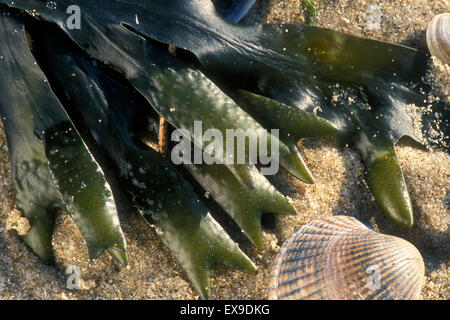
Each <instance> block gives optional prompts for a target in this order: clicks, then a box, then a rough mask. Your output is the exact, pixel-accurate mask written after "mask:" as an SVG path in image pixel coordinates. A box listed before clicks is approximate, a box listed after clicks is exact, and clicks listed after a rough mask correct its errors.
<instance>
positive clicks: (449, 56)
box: [427, 13, 450, 64]
mask: <svg viewBox="0 0 450 320" xmlns="http://www.w3.org/2000/svg"><path fill="white" fill-rule="evenodd" d="M427 45H428V49H429V50H430V52H431V54H432V55H433V56H435V57H437V58H438V59H439V60H441V61H442V62H444V63H447V64H450V13H441V14H438V15H437V16H435V17H434V18H433V19H431V21H430V23H429V24H428V28H427Z"/></svg>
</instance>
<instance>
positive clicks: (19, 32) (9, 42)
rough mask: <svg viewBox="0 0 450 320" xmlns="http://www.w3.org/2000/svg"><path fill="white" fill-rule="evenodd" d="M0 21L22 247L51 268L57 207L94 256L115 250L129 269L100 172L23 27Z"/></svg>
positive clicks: (4, 106)
mask: <svg viewBox="0 0 450 320" xmlns="http://www.w3.org/2000/svg"><path fill="white" fill-rule="evenodd" d="M1 19H2V21H1V23H2V30H1V31H2V33H3V35H2V37H1V39H2V40H3V41H4V42H5V43H4V45H2V46H1V48H2V49H1V50H2V51H3V50H6V52H5V54H4V55H3V54H2V57H3V59H2V60H0V63H1V64H2V65H1V67H2V73H1V77H2V78H3V79H2V81H1V84H0V90H1V94H0V96H1V101H0V104H1V106H0V108H1V109H0V111H1V114H2V116H3V118H4V119H6V120H5V122H4V123H5V128H6V135H7V139H8V146H9V148H10V150H11V151H10V153H11V158H12V159H13V161H12V165H13V172H14V173H15V177H14V182H15V189H16V191H17V192H18V193H17V200H18V208H19V209H22V210H23V211H24V212H23V213H24V215H25V216H26V217H28V218H30V224H31V233H30V235H28V236H26V237H25V241H26V242H27V243H28V244H29V245H30V247H31V248H32V249H33V250H34V251H35V252H36V253H37V254H38V255H39V256H40V257H42V258H43V260H44V261H46V262H52V259H53V255H52V253H51V235H52V228H53V215H54V211H55V209H56V208H57V207H60V208H63V209H66V210H67V211H68V213H69V214H70V215H71V216H72V218H73V219H74V221H75V222H76V224H77V226H78V228H79V229H80V231H81V232H82V233H83V236H84V237H85V239H86V241H87V244H88V248H89V254H90V257H91V258H96V257H98V256H99V255H100V254H101V253H102V252H103V251H104V250H105V249H110V248H111V249H115V250H119V251H121V254H118V255H116V257H119V256H120V259H119V262H120V263H122V264H126V263H127V257H126V244H125V238H124V236H123V233H122V230H121V228H120V225H119V223H118V221H119V220H118V215H117V210H116V207H115V204H114V200H113V198H112V196H111V195H110V194H108V192H109V186H108V184H107V183H106V181H105V179H104V177H103V173H102V172H101V170H100V168H99V167H98V164H97V163H96V162H95V160H94V159H93V157H92V155H91V154H90V152H89V151H88V150H87V148H86V146H85V145H84V143H83V141H82V140H81V138H80V136H79V135H78V133H77V131H76V129H75V128H74V127H73V124H72V123H71V121H70V119H69V117H68V116H67V114H66V113H65V111H64V109H63V107H62V106H61V105H60V103H59V101H58V100H57V98H56V97H55V95H54V94H53V92H52V90H51V88H50V86H49V85H48V83H47V79H46V78H45V76H44V74H43V73H42V72H41V70H40V69H39V68H38V67H37V65H36V62H35V60H34V58H33V57H32V55H31V53H30V52H29V49H28V46H27V44H26V39H25V32H24V30H23V25H22V24H20V23H18V22H16V21H15V20H14V19H13V18H11V17H6V16H2V17H1ZM75 153H77V155H75ZM77 156H78V158H77ZM62 158H63V159H62ZM71 165H74V166H75V167H77V169H84V171H80V172H78V171H75V170H73V168H71V167H70V166H71ZM18 166H20V167H18ZM19 172H20V173H19ZM93 173H95V176H93V175H92V174H93ZM72 182H83V184H82V185H76V184H73V183H72ZM24 186H25V187H24ZM83 189H86V190H88V191H89V192H90V197H89V199H88V200H87V201H85V198H83V197H82V196H80V195H82V194H85V191H84V190H83ZM94 202H96V204H95V205H94Z"/></svg>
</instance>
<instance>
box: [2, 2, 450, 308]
mask: <svg viewBox="0 0 450 320" xmlns="http://www.w3.org/2000/svg"><path fill="white" fill-rule="evenodd" d="M314 3H315V4H316V5H317V9H318V15H317V23H316V24H317V25H318V26H322V27H327V28H331V29H334V30H339V31H342V32H345V33H349V34H354V35H358V36H364V37H369V38H372V39H378V40H384V41H390V42H393V43H397V44H404V45H408V46H411V47H414V48H424V47H425V46H426V42H425V30H426V27H427V24H428V22H429V21H430V20H431V18H432V17H433V16H435V15H436V14H438V13H443V12H450V2H449V1H448V0H434V1H429V0H398V1H388V0H374V1H368V0H314ZM374 12H376V13H377V15H378V16H377V17H378V19H377V20H376V21H375V27H374V25H373V23H370V21H372V22H373V14H374ZM310 18H311V14H310V12H309V11H308V9H307V7H306V5H305V4H304V3H303V1H302V0H273V1H271V0H259V1H257V4H256V5H255V7H254V8H253V9H252V10H251V11H250V13H249V15H248V16H247V17H246V18H245V19H244V21H242V22H241V23H254V22H258V23H309V21H310ZM427 81H429V82H430V84H432V86H433V92H432V93H433V94H434V95H435V96H438V97H440V98H441V99H447V101H448V102H449V103H450V93H449V90H450V66H449V65H445V64H443V63H441V62H439V61H438V60H436V59H430V66H429V75H428V80H427ZM298 147H299V150H300V152H301V154H302V155H303V157H304V159H305V162H306V163H307V165H308V167H309V168H310V170H311V172H312V174H313V176H314V178H315V180H316V183H315V184H313V185H306V184H304V183H301V182H300V181H298V180H295V179H293V178H291V177H290V176H289V175H288V174H287V173H286V172H284V171H283V170H282V171H281V172H280V173H279V174H278V175H276V176H274V177H271V178H270V180H271V182H272V183H273V184H274V185H275V186H276V187H277V188H278V189H279V190H280V191H281V192H283V193H284V194H285V195H287V196H289V197H291V198H292V199H293V201H294V204H295V206H296V208H297V211H298V215H296V216H283V215H271V216H268V217H266V218H265V219H264V222H265V228H264V231H263V241H264V250H262V251H259V250H257V249H255V248H253V247H252V246H251V245H250V243H249V241H248V240H246V239H245V238H244V236H243V235H242V234H239V233H238V232H232V233H231V236H232V238H233V239H235V240H236V241H238V242H239V243H240V246H241V248H242V249H243V251H244V252H245V253H246V254H247V255H248V256H249V257H250V258H251V259H252V260H253V261H254V263H255V264H256V266H257V268H258V275H256V276H251V275H246V274H243V273H241V272H237V271H234V270H231V269H228V268H225V267H221V266H218V267H215V268H214V269H213V270H212V278H211V299H266V298H267V288H268V284H269V278H270V270H271V268H272V265H273V262H274V260H275V257H276V254H277V253H278V252H279V250H280V246H281V245H282V243H283V242H284V241H285V240H286V239H287V238H289V236H290V235H291V234H292V233H293V232H294V231H295V230H297V229H298V228H300V227H301V226H302V225H303V224H305V223H308V222H310V221H312V220H314V219H317V218H320V217H325V216H329V215H336V214H343V215H350V216H354V217H356V218H357V219H359V220H360V221H362V222H365V223H367V224H369V225H371V226H372V227H373V228H374V229H375V230H377V231H379V232H381V233H385V234H391V235H395V236H398V237H401V238H404V239H406V240H408V241H410V242H411V243H412V244H414V245H415V246H416V247H417V249H418V250H419V251H420V253H421V254H422V256H423V259H424V262H425V282H424V287H423V289H422V293H421V298H422V299H425V300H446V299H449V293H450V292H449V283H450V281H449V280H450V268H449V267H450V264H449V263H450V241H449V235H450V234H449V223H450V155H449V154H448V153H447V152H445V151H442V150H440V149H437V148H434V149H432V148H426V147H420V146H418V145H417V144H414V143H412V142H411V141H409V140H407V139H402V140H400V142H399V143H398V144H397V146H396V151H397V156H398V159H399V162H400V164H401V167H402V169H403V173H404V176H405V180H406V183H407V186H408V189H409V192H410V195H411V197H412V202H413V207H414V220H415V223H414V226H413V227H412V228H411V229H410V230H398V229H395V228H393V227H391V226H390V225H389V224H388V223H387V221H386V220H385V218H384V216H383V215H382V213H381V212H380V210H379V209H378V208H377V206H376V204H375V201H374V199H373V197H372V195H371V194H370V191H369V189H368V187H367V185H366V182H365V181H364V171H365V169H364V166H363V164H362V161H361V158H360V156H359V154H358V152H357V151H355V150H354V149H350V148H342V147H340V146H339V145H338V143H337V141H336V139H335V138H332V137H328V138H314V139H303V140H301V141H299V143H298ZM116 198H117V196H116ZM116 200H117V202H118V206H119V212H120V219H121V224H122V228H123V231H124V233H125V236H126V240H127V245H128V255H129V265H128V266H127V267H125V268H123V267H120V266H119V265H118V264H117V263H116V262H114V261H113V260H112V259H111V257H110V256H109V255H108V254H106V253H105V254H104V255H102V256H101V257H100V258H99V259H97V260H95V261H90V260H89V258H88V253H87V248H86V245H85V242H84V240H83V238H82V236H81V234H80V232H79V231H78V229H77V228H76V226H75V224H74V223H73V221H72V220H71V218H70V216H69V215H68V214H66V213H62V214H61V215H59V216H58V219H57V223H56V230H55V234H54V240H53V241H54V248H55V254H56V260H57V263H56V265H55V266H46V265H44V264H43V263H42V262H41V261H40V260H39V259H38V258H37V256H35V255H34V254H33V253H32V252H31V251H30V250H29V249H28V248H27V246H26V245H25V244H24V243H23V242H22V241H21V240H20V237H19V236H18V232H17V231H16V230H15V229H10V230H8V229H9V228H10V223H11V221H12V220H11V219H13V218H14V217H13V214H12V212H13V208H14V191H13V185H12V180H11V170H10V165H9V159H8V149H7V145H6V140H5V136H4V132H3V127H2V126H1V125H0V299H198V298H199V297H198V295H197V293H196V292H195V290H194V289H193V287H192V286H191V285H190V283H189V281H188V280H187V278H186V276H185V274H184V272H183V270H182V268H181V267H180V265H179V264H178V263H177V262H176V260H175V259H174V258H173V257H172V255H171V254H170V252H169V250H168V249H167V248H166V247H165V246H164V245H163V244H162V242H161V241H160V240H159V239H158V237H157V235H156V233H155V232H154V231H153V230H152V229H151V227H150V226H149V225H147V224H146V222H145V221H144V219H143V218H142V217H141V216H140V215H139V214H138V213H137V212H135V211H134V210H132V209H131V208H130V206H129V204H128V203H127V201H126V200H125V199H122V198H120V197H119V198H117V199H116ZM272 217H273V219H272ZM8 223H9V224H8ZM70 266H76V267H78V268H80V271H81V279H82V280H81V288H80V289H76V290H71V289H69V288H67V279H68V275H67V274H66V270H67V269H68V268H69V267H70Z"/></svg>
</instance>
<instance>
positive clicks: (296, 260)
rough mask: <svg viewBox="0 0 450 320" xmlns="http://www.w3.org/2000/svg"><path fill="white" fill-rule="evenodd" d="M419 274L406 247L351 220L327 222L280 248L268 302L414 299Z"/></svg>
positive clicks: (413, 252) (420, 266) (416, 258)
mask: <svg viewBox="0 0 450 320" xmlns="http://www.w3.org/2000/svg"><path fill="white" fill-rule="evenodd" d="M377 271H378V272H379V273H377ZM424 272H425V269H424V263H423V260H422V256H421V255H420V253H419V251H418V250H417V249H416V247H414V246H413V245H412V244H411V243H409V242H408V241H406V240H403V239H401V238H398V237H394V236H389V235H384V234H380V233H377V232H375V231H373V230H371V229H369V228H368V227H366V226H365V225H364V224H362V223H361V222H359V221H358V220H356V219H355V218H353V217H348V216H331V217H327V218H324V219H319V220H316V221H313V222H312V223H310V224H307V225H305V226H303V227H302V228H300V230H299V231H297V232H296V233H295V234H294V235H293V236H292V237H291V238H290V239H289V240H288V241H287V242H286V243H285V244H284V245H283V247H282V249H281V252H280V254H279V255H278V257H277V260H276V263H275V266H274V268H273V271H272V282H271V285H270V289H269V299H294V300H300V299H315V300H316V299H317V300H322V299H325V300H328V299H332V300H340V299H345V300H354V299H358V300H359V299H366V300H372V299H417V298H419V295H420V291H421V289H422V285H423V279H424ZM377 280H378V282H377Z"/></svg>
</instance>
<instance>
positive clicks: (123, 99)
mask: <svg viewBox="0 0 450 320" xmlns="http://www.w3.org/2000/svg"><path fill="white" fill-rule="evenodd" d="M34 41H35V43H36V45H38V46H39V47H40V48H41V50H42V51H41V54H42V56H43V58H42V59H43V62H44V64H45V65H46V72H47V74H48V75H49V77H50V79H51V81H52V84H53V85H55V86H57V87H58V88H61V90H62V89H64V92H65V94H66V95H67V101H66V103H65V105H67V106H70V109H73V110H77V111H78V112H79V113H80V115H81V117H82V118H83V120H84V123H85V124H86V126H87V127H88V129H89V130H90V132H91V133H92V136H93V137H94V138H95V139H96V142H97V143H98V145H99V146H100V148H101V149H103V150H104V151H105V153H106V154H107V155H108V156H109V157H110V158H111V159H112V160H113V163H114V164H115V166H116V168H117V170H118V173H119V182H120V185H121V187H122V189H123V190H124V191H125V192H126V193H127V194H128V195H129V196H130V200H131V202H132V203H133V205H134V206H135V207H136V208H137V209H138V210H139V211H140V212H141V214H142V215H143V217H144V218H145V219H146V220H147V221H148V223H149V224H150V225H151V226H152V227H154V228H155V230H156V232H157V234H158V236H159V237H160V239H161V240H162V241H163V242H164V244H165V245H166V246H167V247H168V248H169V249H170V251H171V253H172V254H173V255H174V256H175V258H176V259H177V260H178V262H179V263H180V265H181V266H182V267H183V269H184V270H185V272H186V274H187V277H188V278H189V279H190V281H191V283H192V284H193V286H194V288H195V289H196V290H197V292H198V293H199V294H200V296H201V297H202V298H208V297H209V295H210V269H211V267H212V266H213V265H214V264H225V265H228V266H230V267H232V268H236V269H238V270H242V271H245V272H248V273H255V272H256V268H255V266H254V264H253V263H252V262H251V261H250V259H249V258H248V257H247V256H246V255H245V254H244V253H243V252H242V251H241V250H240V249H239V247H238V245H237V244H236V243H235V242H234V241H233V240H232V239H231V238H230V237H229V236H228V235H227V234H226V232H225V231H224V230H223V228H222V227H221V226H220V225H219V224H217V222H216V221H215V220H214V219H213V218H212V217H211V215H210V214H209V212H208V209H207V208H206V206H205V204H204V203H203V202H202V201H201V200H200V198H199V197H198V196H197V194H196V193H195V192H194V190H193V188H192V186H191V185H190V184H189V183H187V182H186V181H185V179H184V178H183V177H182V176H181V174H180V173H178V172H177V170H176V169H175V168H174V167H173V165H171V164H170V163H169V161H168V160H167V159H165V158H164V157H163V156H162V155H161V154H159V153H158V152H156V151H155V150H153V149H150V148H143V147H142V146H141V147H138V146H137V145H136V144H135V142H134V140H133V138H132V136H134V135H136V132H134V129H133V125H132V124H133V123H134V121H135V120H136V119H137V118H139V119H142V118H145V117H148V112H147V109H146V106H145V105H141V104H139V103H138V102H135V101H133V100H135V99H134V98H133V96H132V91H131V90H130V89H129V88H126V87H124V86H123V85H122V84H120V83H118V82H117V81H116V80H115V78H112V77H111V76H110V75H108V74H107V73H105V72H104V71H102V69H101V68H100V67H98V66H97V63H96V62H95V61H93V60H91V59H88V58H86V57H85V56H83V55H81V54H80V53H78V52H77V51H76V50H70V48H71V47H70V46H67V45H64V43H62V44H61V43H59V37H58V36H57V35H55V38H54V39H52V40H49V39H46V38H44V37H42V35H40V34H36V38H34ZM41 42H42V43H41ZM63 67H64V72H61V70H62V69H63Z"/></svg>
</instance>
